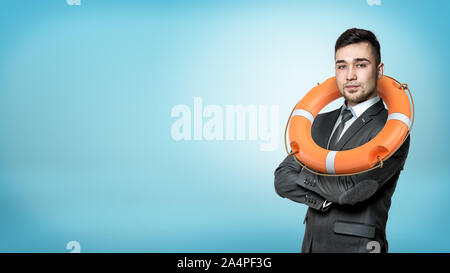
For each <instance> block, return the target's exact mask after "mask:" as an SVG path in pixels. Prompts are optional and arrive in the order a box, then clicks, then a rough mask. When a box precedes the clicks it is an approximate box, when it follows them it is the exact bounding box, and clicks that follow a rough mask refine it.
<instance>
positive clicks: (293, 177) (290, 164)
mask: <svg viewBox="0 0 450 273" xmlns="http://www.w3.org/2000/svg"><path fill="white" fill-rule="evenodd" d="M301 170H302V166H300V165H299V164H298V163H297V162H296V161H295V160H294V159H293V157H292V156H287V157H286V158H285V159H284V160H283V162H281V164H280V165H279V166H278V168H277V169H276V170H275V191H276V193H277V194H278V195H279V196H281V197H283V198H288V199H290V200H292V201H294V202H297V203H301V204H305V205H307V206H309V207H310V208H313V209H316V210H322V211H326V210H328V209H329V207H330V206H329V205H330V203H329V202H325V201H326V200H325V199H324V198H323V197H321V196H320V195H318V194H316V193H314V192H312V191H310V190H307V189H305V188H304V187H302V186H300V185H299V184H300V180H299V179H300V178H299V175H300V172H301Z"/></svg>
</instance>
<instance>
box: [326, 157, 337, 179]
mask: <svg viewBox="0 0 450 273" xmlns="http://www.w3.org/2000/svg"><path fill="white" fill-rule="evenodd" d="M337 153H338V151H329V152H328V154H327V160H326V161H325V167H326V168H327V173H330V174H335V173H336V170H335V169H334V159H335V158H336V154H337Z"/></svg>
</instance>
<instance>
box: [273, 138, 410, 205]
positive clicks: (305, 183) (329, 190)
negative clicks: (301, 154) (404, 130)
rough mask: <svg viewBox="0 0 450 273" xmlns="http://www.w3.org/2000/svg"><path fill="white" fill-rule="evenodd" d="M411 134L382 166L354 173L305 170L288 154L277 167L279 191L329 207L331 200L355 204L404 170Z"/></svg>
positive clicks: (282, 195) (313, 203)
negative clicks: (332, 173) (323, 174)
mask: <svg viewBox="0 0 450 273" xmlns="http://www.w3.org/2000/svg"><path fill="white" fill-rule="evenodd" d="M409 142H410V140H409V136H408V138H407V139H406V140H405V142H404V143H403V145H402V146H401V147H400V148H399V149H398V150H397V151H396V152H395V154H393V155H392V156H391V157H390V158H389V159H388V160H386V161H385V162H384V163H383V167H382V168H376V169H374V170H372V171H369V172H366V173H362V174H357V175H352V176H334V177H332V176H319V175H316V174H313V173H311V172H309V171H308V170H306V169H303V168H302V167H301V166H300V165H299V164H298V163H297V162H296V161H295V160H294V158H293V156H287V157H286V158H285V159H284V161H283V162H281V164H280V165H279V166H278V168H277V169H276V170H275V191H276V192H277V194H278V195H280V196H281V197H283V198H288V199H290V200H292V201H294V202H298V203H302V204H305V205H308V206H309V207H311V208H313V209H317V210H327V209H328V208H329V207H330V206H329V204H330V202H333V203H338V204H341V205H354V204H356V203H358V202H362V201H364V200H367V199H368V198H370V197H371V196H372V195H373V194H374V193H375V192H376V191H377V190H379V189H380V188H381V187H382V186H383V185H384V184H385V183H386V182H387V181H389V179H391V178H392V177H393V176H394V175H398V174H399V172H400V171H401V170H402V169H403V165H404V164H405V160H406V157H407V156H408V150H409Z"/></svg>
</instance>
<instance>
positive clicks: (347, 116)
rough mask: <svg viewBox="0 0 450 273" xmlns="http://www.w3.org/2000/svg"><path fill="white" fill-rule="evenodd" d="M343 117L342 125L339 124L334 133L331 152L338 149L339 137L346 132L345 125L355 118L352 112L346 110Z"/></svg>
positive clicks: (330, 146)
mask: <svg viewBox="0 0 450 273" xmlns="http://www.w3.org/2000/svg"><path fill="white" fill-rule="evenodd" d="M341 117H342V119H341V123H339V125H338V127H337V128H336V130H334V133H333V135H332V136H331V139H330V145H329V150H334V149H336V146H337V143H338V141H339V136H340V135H341V134H342V131H343V130H344V127H345V123H346V122H347V121H349V120H350V119H351V118H352V117H353V114H352V112H351V111H350V110H348V109H344V111H342V113H341Z"/></svg>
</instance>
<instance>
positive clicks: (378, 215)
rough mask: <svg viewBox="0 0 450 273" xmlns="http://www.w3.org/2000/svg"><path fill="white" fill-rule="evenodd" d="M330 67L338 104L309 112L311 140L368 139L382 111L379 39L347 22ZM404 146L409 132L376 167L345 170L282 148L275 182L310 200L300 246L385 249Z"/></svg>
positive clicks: (330, 143) (333, 143)
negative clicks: (300, 159) (319, 167)
mask: <svg viewBox="0 0 450 273" xmlns="http://www.w3.org/2000/svg"><path fill="white" fill-rule="evenodd" d="M335 64H336V66H335V71H336V82H337V85H338V88H339V91H340V92H341V94H342V95H343V97H344V99H345V103H344V105H343V106H342V107H341V108H339V109H337V110H335V111H332V112H328V113H324V114H319V115H317V117H316V118H315V119H314V122H313V124H312V128H311V134H312V137H313V139H314V141H315V142H316V143H317V144H318V145H319V146H321V147H322V148H325V149H328V150H336V151H342V150H348V149H353V148H356V147H358V146H361V145H363V144H364V143H367V142H368V141H370V140H371V139H372V138H374V137H375V136H376V135H377V134H378V133H379V132H380V131H381V129H383V127H384V124H385V123H386V120H387V117H388V112H387V110H386V109H385V107H384V104H383V102H382V100H381V99H380V98H379V97H378V95H377V93H376V88H377V82H378V80H379V79H380V78H381V76H382V75H383V69H384V65H383V63H381V58H380V44H379V42H378V40H377V38H376V36H375V35H374V34H373V33H372V32H370V31H367V30H363V29H355V28H353V29H349V30H347V31H345V32H344V33H343V34H341V36H340V37H339V38H338V39H337V41H336V45H335ZM408 150H409V137H408V138H407V139H406V141H405V142H404V143H403V145H402V146H401V147H400V149H398V150H397V152H396V153H395V154H394V155H393V156H391V157H390V158H389V159H388V160H386V161H385V162H384V164H383V167H382V168H377V169H374V170H372V171H369V172H366V173H362V174H358V175H352V176H337V177H336V176H335V177H327V176H319V175H316V174H313V173H311V172H309V171H308V170H306V169H303V168H302V167H301V166H300V165H299V164H298V163H297V162H296V161H295V160H294V158H293V156H287V157H286V158H285V159H284V161H283V162H282V163H281V164H280V166H279V167H278V168H277V169H276V170H275V190H276V192H277V193H278V194H279V195H280V196H281V197H284V198H289V199H291V200H292V201H295V202H298V203H302V204H306V205H307V206H309V208H308V211H307V213H306V216H305V220H304V223H306V228H305V235H304V238H303V244H302V252H387V251H388V242H387V240H386V232H385V229H386V222H387V218H388V211H389V208H390V204H391V198H392V195H393V193H394V190H395V186H396V184H397V180H398V178H399V175H400V171H401V170H402V169H403V165H404V164H405V160H406V157H407V155H408Z"/></svg>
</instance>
